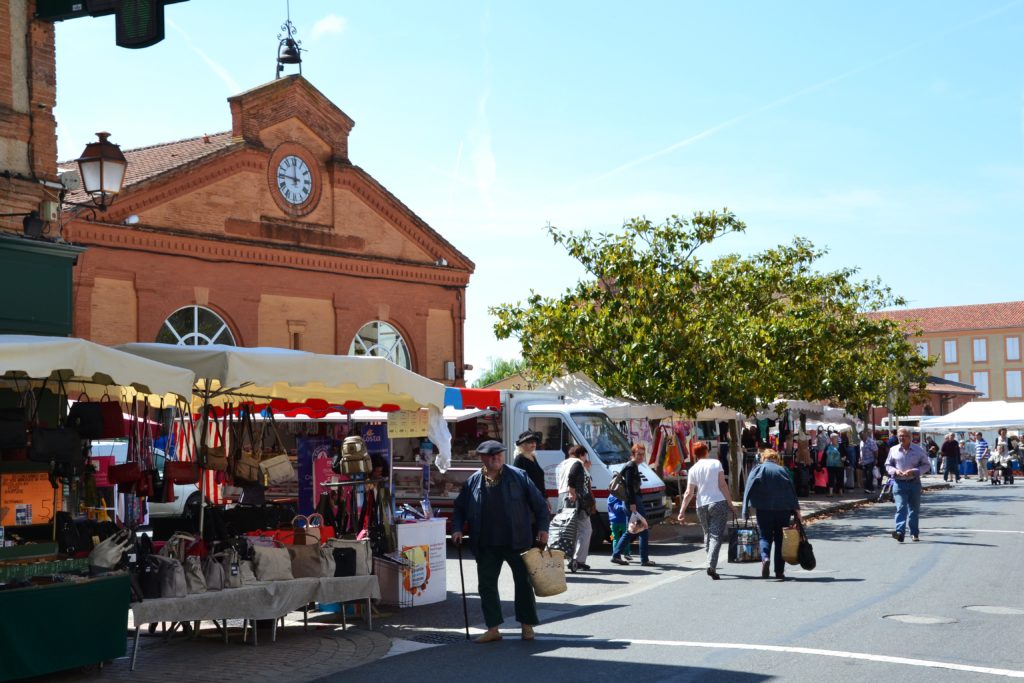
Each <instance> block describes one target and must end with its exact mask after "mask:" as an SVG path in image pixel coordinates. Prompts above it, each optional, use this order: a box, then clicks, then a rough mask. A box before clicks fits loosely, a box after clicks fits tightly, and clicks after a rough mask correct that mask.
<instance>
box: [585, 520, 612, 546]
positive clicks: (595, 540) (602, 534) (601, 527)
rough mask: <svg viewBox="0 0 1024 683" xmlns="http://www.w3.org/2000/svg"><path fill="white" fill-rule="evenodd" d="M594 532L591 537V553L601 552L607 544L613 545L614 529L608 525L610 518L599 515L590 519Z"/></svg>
mask: <svg viewBox="0 0 1024 683" xmlns="http://www.w3.org/2000/svg"><path fill="white" fill-rule="evenodd" d="M590 525H591V526H592V527H593V529H594V532H593V534H591V536H590V552H592V553H593V552H599V551H600V550H601V547H602V546H604V544H605V542H608V543H611V535H612V528H611V526H609V525H608V516H607V515H605V514H603V513H598V514H596V515H593V516H592V517H591V518H590Z"/></svg>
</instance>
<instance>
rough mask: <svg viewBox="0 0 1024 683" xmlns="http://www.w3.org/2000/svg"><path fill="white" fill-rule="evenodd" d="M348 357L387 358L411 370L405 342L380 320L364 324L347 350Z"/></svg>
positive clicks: (392, 328) (393, 329) (395, 331)
mask: <svg viewBox="0 0 1024 683" xmlns="http://www.w3.org/2000/svg"><path fill="white" fill-rule="evenodd" d="M348 355H350V356H378V357H380V358H387V359H388V360H389V361H391V362H392V363H394V364H395V365H398V366H401V367H403V368H405V369H406V370H412V360H411V359H410V357H409V347H408V346H406V344H405V340H404V339H402V335H401V334H399V332H398V330H396V329H395V328H394V327H392V326H391V325H389V324H387V323H386V322H383V321H380V320H374V321H373V322H369V323H366V324H365V325H363V326H362V327H360V328H359V331H358V332H356V336H355V338H354V339H353V340H352V345H351V346H349V348H348Z"/></svg>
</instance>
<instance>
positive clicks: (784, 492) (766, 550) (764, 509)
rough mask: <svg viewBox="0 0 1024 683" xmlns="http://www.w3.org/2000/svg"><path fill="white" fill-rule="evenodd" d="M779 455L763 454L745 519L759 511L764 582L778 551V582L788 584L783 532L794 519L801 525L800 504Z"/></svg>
mask: <svg viewBox="0 0 1024 683" xmlns="http://www.w3.org/2000/svg"><path fill="white" fill-rule="evenodd" d="M779 463H780V458H779V454H778V453H777V452H776V451H774V450H772V449H770V448H768V449H765V450H763V451H761V464H760V465H758V466H757V467H755V468H754V469H752V470H750V475H749V476H748V477H747V487H746V490H745V491H744V492H743V516H744V517H745V518H748V517H749V516H750V509H749V506H751V505H752V506H753V507H754V508H755V509H756V510H757V529H758V531H759V532H760V534H761V542H760V544H761V578H764V579H767V578H768V571H769V569H770V563H771V558H772V547H773V546H774V548H775V553H774V556H775V578H776V579H778V580H779V581H785V580H786V564H785V562H784V561H783V559H782V530H783V529H785V528H786V527H787V526H788V525H789V520H790V518H791V517H793V516H794V515H795V516H796V521H797V522H801V521H802V518H801V517H800V501H798V500H797V497H796V489H794V488H793V480H792V479H790V478H789V474H788V473H787V472H786V470H785V469H784V468H783V467H782V465H780V464H779Z"/></svg>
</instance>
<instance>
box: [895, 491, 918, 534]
mask: <svg viewBox="0 0 1024 683" xmlns="http://www.w3.org/2000/svg"><path fill="white" fill-rule="evenodd" d="M892 497H893V500H895V501H896V533H898V534H905V533H906V530H907V525H910V535H911V536H917V535H919V534H920V531H921V530H920V528H919V527H918V526H917V518H918V514H919V513H920V512H921V480H920V479H903V480H901V479H897V480H895V481H894V482H893V485H892Z"/></svg>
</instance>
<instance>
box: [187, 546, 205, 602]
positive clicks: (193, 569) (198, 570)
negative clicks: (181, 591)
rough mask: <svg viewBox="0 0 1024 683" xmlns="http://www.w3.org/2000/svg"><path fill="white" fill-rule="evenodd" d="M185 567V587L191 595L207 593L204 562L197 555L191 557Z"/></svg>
mask: <svg viewBox="0 0 1024 683" xmlns="http://www.w3.org/2000/svg"><path fill="white" fill-rule="evenodd" d="M183 566H184V567H185V587H186V588H187V589H188V592H189V593H190V594H191V593H205V592H206V574H204V573H203V560H202V558H200V557H198V556H197V555H189V556H188V557H186V558H185V562H184V564H183Z"/></svg>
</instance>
